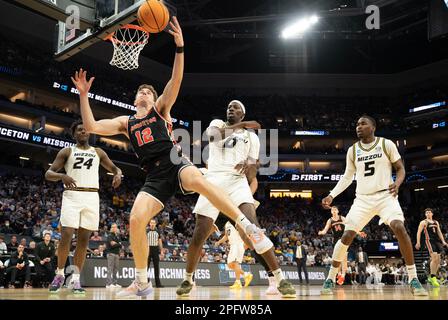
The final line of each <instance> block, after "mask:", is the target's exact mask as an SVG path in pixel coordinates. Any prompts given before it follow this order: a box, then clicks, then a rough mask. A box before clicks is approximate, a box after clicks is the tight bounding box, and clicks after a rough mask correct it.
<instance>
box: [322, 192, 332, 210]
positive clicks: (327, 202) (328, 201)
mask: <svg viewBox="0 0 448 320" xmlns="http://www.w3.org/2000/svg"><path fill="white" fill-rule="evenodd" d="M332 202H333V197H332V196H330V195H328V196H326V197H325V198H323V199H322V207H324V209H331V203H332Z"/></svg>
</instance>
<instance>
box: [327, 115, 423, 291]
mask: <svg viewBox="0 0 448 320" xmlns="http://www.w3.org/2000/svg"><path fill="white" fill-rule="evenodd" d="M375 129H376V121H375V120H374V119H373V118H372V117H369V116H362V117H361V118H359V120H358V122H357V125H356V134H357V136H358V138H359V141H358V142H357V143H355V144H354V145H353V146H351V147H350V148H349V150H348V151H347V160H346V167H345V173H344V175H343V177H342V178H341V180H340V181H339V182H338V183H337V185H336V187H335V188H334V189H333V190H332V191H331V192H330V194H329V195H328V196H327V197H325V198H324V199H323V200H322V205H323V206H324V208H327V209H329V208H330V205H331V203H332V202H333V199H334V198H335V197H336V196H338V195H339V194H340V193H342V192H343V191H344V190H345V189H347V187H348V186H350V185H351V183H352V181H353V176H354V175H355V174H356V198H355V200H354V202H353V205H352V207H351V208H350V211H349V213H348V214H347V216H346V217H345V231H344V234H343V235H342V237H341V239H340V240H339V241H338V242H337V243H336V245H335V247H334V250H333V263H332V267H331V268H330V272H329V274H328V277H327V279H326V280H325V282H324V286H323V289H322V294H332V293H333V288H334V282H335V278H336V275H337V273H338V270H339V266H340V264H341V261H342V260H343V259H344V257H345V256H346V253H347V249H348V247H349V246H350V244H351V243H352V241H353V239H354V238H355V236H356V234H357V232H359V231H361V230H362V229H363V228H364V227H365V226H366V225H367V224H368V223H369V221H370V220H372V218H373V217H374V216H375V215H378V216H379V217H380V224H381V223H386V225H388V226H389V227H390V228H391V229H392V231H393V232H394V234H395V236H396V237H397V240H398V242H399V246H400V251H401V254H402V256H403V258H404V260H405V263H406V267H407V270H408V273H409V284H410V288H411V291H412V292H413V293H414V295H427V294H428V293H427V292H426V290H425V289H424V288H423V287H422V285H421V283H420V281H419V280H418V278H417V270H416V268H415V264H414V255H413V248H412V243H411V239H410V238H409V235H408V233H407V231H406V228H405V226H404V215H403V211H402V210H401V207H400V203H399V202H398V190H399V188H400V185H401V184H402V183H403V181H404V178H405V175H406V173H405V169H404V165H403V161H402V160H401V156H400V153H399V152H398V150H397V147H396V145H395V144H394V143H393V142H392V141H390V140H388V139H385V138H381V137H375ZM392 167H393V168H394V169H395V171H396V176H397V177H396V179H395V182H394V181H393V179H392Z"/></svg>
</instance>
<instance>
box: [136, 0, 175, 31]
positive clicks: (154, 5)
mask: <svg viewBox="0 0 448 320" xmlns="http://www.w3.org/2000/svg"><path fill="white" fill-rule="evenodd" d="M137 17H138V23H139V24H140V25H141V26H142V27H143V28H144V29H145V30H146V31H148V32H150V33H159V32H161V31H162V30H163V29H165V28H166V26H167V25H168V22H169V21H170V14H169V12H168V9H167V7H166V6H165V5H164V4H163V2H162V1H159V0H146V2H145V3H143V4H142V5H141V6H140V8H139V9H138V12H137Z"/></svg>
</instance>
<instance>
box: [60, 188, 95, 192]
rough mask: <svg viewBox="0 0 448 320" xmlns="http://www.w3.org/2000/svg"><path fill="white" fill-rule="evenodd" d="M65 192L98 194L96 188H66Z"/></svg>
mask: <svg viewBox="0 0 448 320" xmlns="http://www.w3.org/2000/svg"><path fill="white" fill-rule="evenodd" d="M65 190H66V191H85V192H98V191H99V189H97V188H81V187H76V188H66V189H65Z"/></svg>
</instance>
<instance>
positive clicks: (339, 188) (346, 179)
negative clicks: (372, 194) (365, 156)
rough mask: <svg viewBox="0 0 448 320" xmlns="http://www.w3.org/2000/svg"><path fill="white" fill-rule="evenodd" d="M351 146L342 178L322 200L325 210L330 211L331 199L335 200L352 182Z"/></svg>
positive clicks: (353, 168)
mask: <svg viewBox="0 0 448 320" xmlns="http://www.w3.org/2000/svg"><path fill="white" fill-rule="evenodd" d="M352 148H353V146H352V147H350V148H349V149H348V151H347V157H346V161H345V172H344V175H343V176H342V178H341V180H339V181H338V183H337V184H336V186H335V187H334V189H333V190H331V192H330V194H329V195H328V196H326V197H325V198H324V199H322V206H323V207H324V208H325V209H330V205H331V203H332V202H333V199H334V198H336V197H337V196H338V195H339V194H341V193H342V192H344V190H345V189H347V188H348V187H349V186H350V185H351V184H352V182H353V176H354V175H355V172H356V167H355V159H352V153H353V151H352V150H353V149H352Z"/></svg>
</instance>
